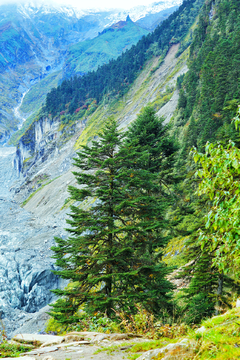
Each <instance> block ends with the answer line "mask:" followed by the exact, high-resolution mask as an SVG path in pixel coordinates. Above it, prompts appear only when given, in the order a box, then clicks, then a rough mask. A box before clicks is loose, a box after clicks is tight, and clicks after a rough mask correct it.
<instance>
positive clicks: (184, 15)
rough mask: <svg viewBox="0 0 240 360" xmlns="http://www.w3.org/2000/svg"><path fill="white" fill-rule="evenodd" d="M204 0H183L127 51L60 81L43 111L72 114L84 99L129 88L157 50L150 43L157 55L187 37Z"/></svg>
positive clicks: (118, 95) (114, 93) (116, 95)
mask: <svg viewBox="0 0 240 360" xmlns="http://www.w3.org/2000/svg"><path fill="white" fill-rule="evenodd" d="M203 1H204V0H189V1H184V2H183V4H182V5H181V6H180V7H179V9H178V10H177V11H175V12H174V13H173V14H172V15H170V16H169V18H168V19H167V20H165V21H164V22H163V23H162V24H161V25H160V26H158V27H157V28H156V30H155V31H154V32H153V33H151V34H148V35H147V36H143V38H142V39H141V40H139V42H138V43H137V45H135V46H132V47H131V48H130V49H129V50H126V51H125V52H124V53H123V54H122V55H121V56H119V57H118V58H117V59H116V60H111V61H110V62H109V63H108V64H106V65H103V66H101V67H99V68H98V70H96V71H93V72H90V73H88V74H85V75H84V76H82V77H78V78H77V77H74V78H72V79H70V80H68V81H63V83H62V84H61V85H60V86H59V87H58V88H57V89H52V91H51V92H50V93H49V94H48V95H47V99H46V105H45V107H44V111H45V112H46V113H50V114H52V115H56V114H57V113H59V112H62V111H64V112H65V111H68V112H69V113H71V114H72V113H74V112H75V111H80V110H82V109H84V108H86V107H87V104H86V99H87V101H88V99H95V100H96V102H97V104H99V102H100V101H102V99H103V97H104V96H106V95H107V96H111V97H113V98H114V97H115V98H119V97H120V96H121V95H123V94H124V93H126V91H127V90H128V89H129V85H130V84H132V83H133V81H134V80H135V78H136V77H137V75H138V74H139V73H140V72H141V70H142V68H143V67H144V65H145V64H146V61H147V60H148V59H149V57H151V54H152V52H154V53H156V49H155V50H154V51H153V46H154V48H155V47H157V48H158V49H157V50H158V51H157V54H158V55H161V54H163V53H165V52H166V51H167V50H168V49H169V47H170V46H171V45H172V44H176V43H178V42H180V41H181V39H183V38H184V37H185V36H186V34H187V32H188V30H189V28H190V27H191V26H192V24H193V23H194V21H195V18H196V16H197V14H198V12H199V9H200V8H201V6H202V4H203ZM173 34H174V36H173Z"/></svg>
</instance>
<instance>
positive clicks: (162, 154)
mask: <svg viewBox="0 0 240 360" xmlns="http://www.w3.org/2000/svg"><path fill="white" fill-rule="evenodd" d="M163 122H164V118H160V119H159V118H158V117H157V116H156V114H155V111H154V109H153V107H151V106H149V105H148V106H146V107H145V108H144V109H143V110H142V112H141V113H140V114H139V115H138V117H137V119H136V121H134V122H133V124H132V125H131V126H130V128H129V130H128V133H127V137H126V139H125V143H126V145H127V146H131V144H134V143H135V144H138V145H139V147H138V151H139V152H142V151H143V150H146V151H148V152H149V158H148V162H147V163H145V164H143V163H141V167H144V168H145V169H146V170H148V171H150V172H151V173H156V172H157V173H159V172H162V176H163V173H164V172H168V174H169V172H170V169H171V168H173V165H174V155H175V153H176V151H177V145H176V143H175V141H174V140H173V139H172V138H170V137H169V135H168V126H167V125H165V126H164V124H163ZM138 166H139V163H138Z"/></svg>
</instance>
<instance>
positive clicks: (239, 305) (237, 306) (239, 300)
mask: <svg viewBox="0 0 240 360" xmlns="http://www.w3.org/2000/svg"><path fill="white" fill-rule="evenodd" d="M236 308H240V299H237V303H236Z"/></svg>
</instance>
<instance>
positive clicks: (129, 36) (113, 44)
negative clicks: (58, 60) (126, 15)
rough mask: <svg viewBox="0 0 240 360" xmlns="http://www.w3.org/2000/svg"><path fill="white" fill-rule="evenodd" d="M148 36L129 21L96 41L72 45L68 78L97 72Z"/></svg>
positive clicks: (116, 25) (106, 32) (120, 24)
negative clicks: (99, 68)
mask: <svg viewBox="0 0 240 360" xmlns="http://www.w3.org/2000/svg"><path fill="white" fill-rule="evenodd" d="M147 34H148V31H147V30H145V29H142V28H141V27H139V26H137V25H136V24H135V23H133V22H132V21H131V20H130V19H127V21H120V22H119V23H117V24H115V25H113V26H112V27H110V28H108V29H105V30H104V31H103V32H102V33H101V34H99V35H98V36H97V37H96V38H94V39H91V40H86V41H84V42H80V43H78V44H76V45H72V46H71V47H70V49H69V55H68V58H67V60H66V62H67V63H69V64H70V66H69V67H68V69H67V74H68V76H69V75H72V74H83V73H87V72H89V71H92V70H97V68H98V67H99V66H101V65H102V64H105V63H108V62H109V60H111V59H116V58H117V57H118V56H120V55H121V54H122V52H123V51H126V50H127V49H129V48H130V47H131V46H132V45H134V44H136V43H137V42H138V40H139V39H141V37H142V36H143V35H147Z"/></svg>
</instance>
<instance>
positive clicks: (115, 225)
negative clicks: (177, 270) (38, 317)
mask: <svg viewBox="0 0 240 360" xmlns="http://www.w3.org/2000/svg"><path fill="white" fill-rule="evenodd" d="M123 136H124V135H123V134H121V133H119V131H118V130H117V123H116V121H114V120H111V121H110V122H109V123H108V124H107V125H106V127H105V128H104V130H103V132H102V134H99V140H98V141H94V142H93V143H92V146H91V147H89V146H83V147H82V150H81V151H80V152H79V153H78V157H77V158H76V159H75V165H76V166H77V168H78V169H79V170H80V171H79V172H74V175H75V176H76V179H77V182H78V184H79V185H80V186H79V187H69V191H70V194H71V198H72V199H74V200H75V201H79V202H80V203H81V204H83V203H82V202H85V203H86V202H87V203H88V204H89V206H90V203H91V202H92V203H93V204H92V206H91V207H89V208H88V209H87V210H84V208H83V206H81V207H78V206H71V211H72V212H71V219H70V220H68V223H69V225H70V228H69V229H68V232H69V233H70V236H69V238H68V239H66V240H65V239H61V238H56V242H57V245H56V246H55V247H54V248H53V250H54V252H55V255H54V257H55V258H56V265H57V266H59V267H60V268H61V269H60V270H58V271H55V273H56V274H57V275H60V276H61V277H62V278H64V279H69V280H70V281H71V283H70V284H69V286H68V287H67V288H66V289H64V290H60V289H57V290H54V292H55V293H56V294H57V295H59V296H61V297H64V298H61V299H59V300H58V301H57V302H56V303H55V304H54V305H53V310H52V312H51V315H52V316H53V317H54V318H55V319H56V320H58V321H59V322H61V323H64V324H68V323H72V322H73V321H74V319H75V313H76V311H77V309H78V307H79V306H80V305H81V304H84V305H85V309H86V311H88V312H89V313H94V312H101V313H104V312H105V313H106V314H107V316H109V317H111V316H114V314H115V313H114V310H113V309H119V308H120V309H122V310H124V311H125V312H129V313H133V312H134V311H135V304H136V303H141V304H142V305H143V306H144V307H145V308H147V309H148V310H150V311H152V312H155V313H158V314H160V313H161V312H162V311H166V310H171V305H170V304H171V294H170V292H171V290H172V289H173V286H172V284H171V283H169V282H168V281H167V280H166V278H165V277H166V275H167V274H169V272H170V270H169V269H168V267H167V266H166V265H165V264H164V263H163V262H162V261H161V258H162V251H163V248H164V247H165V244H166V239H165V238H164V237H163V236H162V231H161V230H162V229H163V228H164V227H166V222H165V220H164V214H165V210H166V201H162V194H161V189H160V185H159V181H158V174H154V173H150V172H149V171H148V170H145V169H143V168H138V167H136V166H135V163H136V161H140V162H142V163H146V162H147V161H148V159H149V152H148V151H146V150H145V149H143V150H142V152H140V145H135V146H131V147H129V146H121V140H122V138H123ZM117 149H119V150H117Z"/></svg>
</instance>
